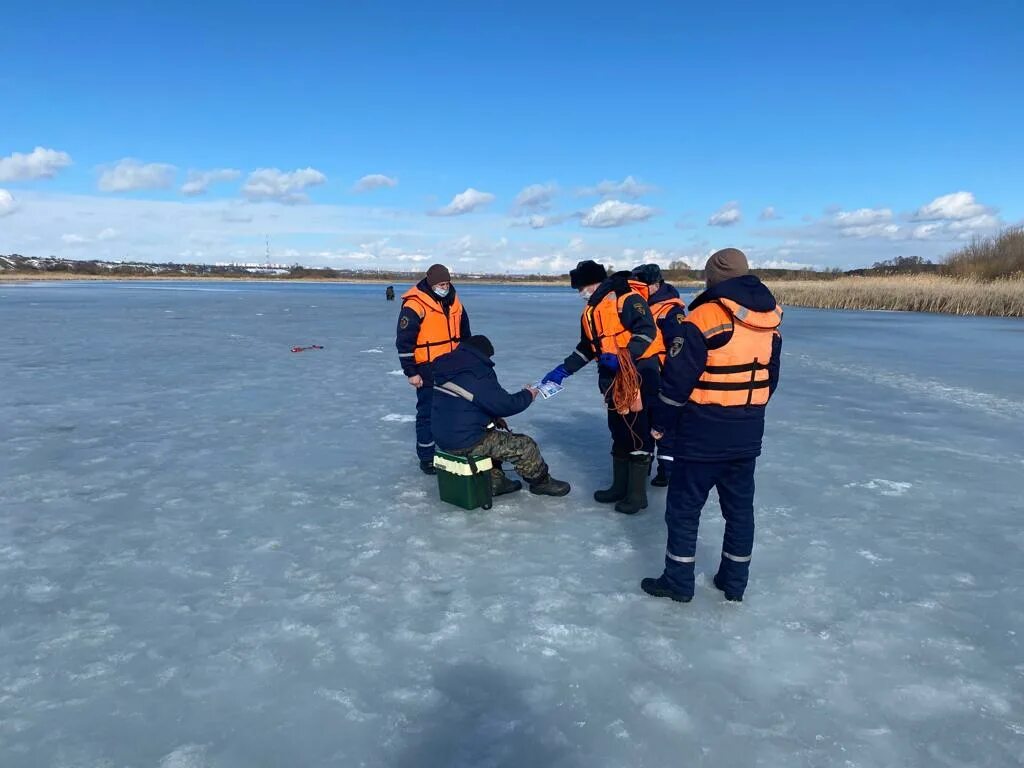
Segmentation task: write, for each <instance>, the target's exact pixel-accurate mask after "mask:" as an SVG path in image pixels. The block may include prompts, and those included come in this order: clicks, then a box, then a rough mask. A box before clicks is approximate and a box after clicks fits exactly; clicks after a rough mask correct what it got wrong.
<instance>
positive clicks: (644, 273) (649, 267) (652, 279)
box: [633, 264, 665, 285]
mask: <svg viewBox="0 0 1024 768" xmlns="http://www.w3.org/2000/svg"><path fill="white" fill-rule="evenodd" d="M633 278H634V279H635V280H639V281H640V282H641V283H646V284H647V285H654V284H655V283H663V282H665V279H664V278H663V277H662V276H661V267H659V266H658V265H657V264H641V265H640V266H639V267H634V268H633Z"/></svg>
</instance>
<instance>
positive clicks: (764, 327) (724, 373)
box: [686, 299, 782, 406]
mask: <svg viewBox="0 0 1024 768" xmlns="http://www.w3.org/2000/svg"><path fill="white" fill-rule="evenodd" d="M723 319H728V321H729V322H727V323H723V322H722V320H723ZM686 321H687V322H689V323H693V324H694V325H696V326H697V327H698V328H699V329H700V330H701V332H702V333H703V334H704V336H705V338H711V337H713V336H716V335H718V334H720V333H723V332H725V331H730V330H731V331H732V338H730V339H729V341H728V342H727V343H726V344H725V346H723V347H720V348H718V349H709V350H708V360H707V365H706V366H705V368H704V373H703V374H701V377H700V380H699V381H698V382H697V384H696V385H695V386H694V388H693V392H692V393H691V394H690V401H691V402H693V403H697V404H698V405H724V406H747V405H764V404H765V403H767V402H768V398H769V397H770V393H769V391H768V389H769V386H770V384H769V381H768V364H769V362H770V361H771V357H772V339H773V338H774V337H775V335H776V334H777V333H778V330H777V329H778V327H779V324H780V323H781V322H782V308H781V307H778V306H777V307H776V308H775V309H774V310H772V311H769V312H754V311H752V310H750V309H747V308H746V307H743V306H740V305H739V304H737V303H736V302H734V301H730V300H727V299H723V300H721V301H718V302H716V303H715V304H705V305H703V306H701V307H698V308H697V309H695V310H694V311H693V312H692V313H691V314H690V316H689V317H688V318H687V319H686Z"/></svg>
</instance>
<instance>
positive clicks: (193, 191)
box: [181, 168, 242, 197]
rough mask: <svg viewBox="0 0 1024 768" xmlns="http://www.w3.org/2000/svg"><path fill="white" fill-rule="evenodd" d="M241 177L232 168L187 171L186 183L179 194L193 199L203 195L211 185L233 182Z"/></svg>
mask: <svg viewBox="0 0 1024 768" xmlns="http://www.w3.org/2000/svg"><path fill="white" fill-rule="evenodd" d="M241 175H242V172H241V171H237V170H235V169H234V168H215V169H213V170H212V171H189V172H188V181H186V182H185V183H184V184H182V186H181V194H183V195H187V196H188V197H194V196H196V195H201V194H203V193H205V192H206V191H207V190H208V189H209V188H210V186H211V185H213V184H219V183H220V182H224V181H234V180H235V179H237V178H239V177H240V176H241Z"/></svg>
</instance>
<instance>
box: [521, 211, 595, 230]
mask: <svg viewBox="0 0 1024 768" xmlns="http://www.w3.org/2000/svg"><path fill="white" fill-rule="evenodd" d="M581 216H583V214H582V213H579V212H574V213H553V214H540V213H535V214H533V215H532V216H527V217H526V218H525V219H518V220H516V221H514V222H512V226H513V227H523V226H527V227H529V228H530V229H544V228H545V227H554V226H556V225H558V224H564V223H565V222H567V221H569V219H574V218H579V217H581Z"/></svg>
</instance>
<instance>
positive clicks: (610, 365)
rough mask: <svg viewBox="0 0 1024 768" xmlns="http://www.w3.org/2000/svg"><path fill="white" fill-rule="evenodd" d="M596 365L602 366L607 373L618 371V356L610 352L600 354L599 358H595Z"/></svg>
mask: <svg viewBox="0 0 1024 768" xmlns="http://www.w3.org/2000/svg"><path fill="white" fill-rule="evenodd" d="M597 363H598V365H603V366H604V367H605V368H607V369H608V370H609V371H617V370H619V356H618V355H615V354H612V353H611V352H602V353H601V356H600V357H599V358H597Z"/></svg>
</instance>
